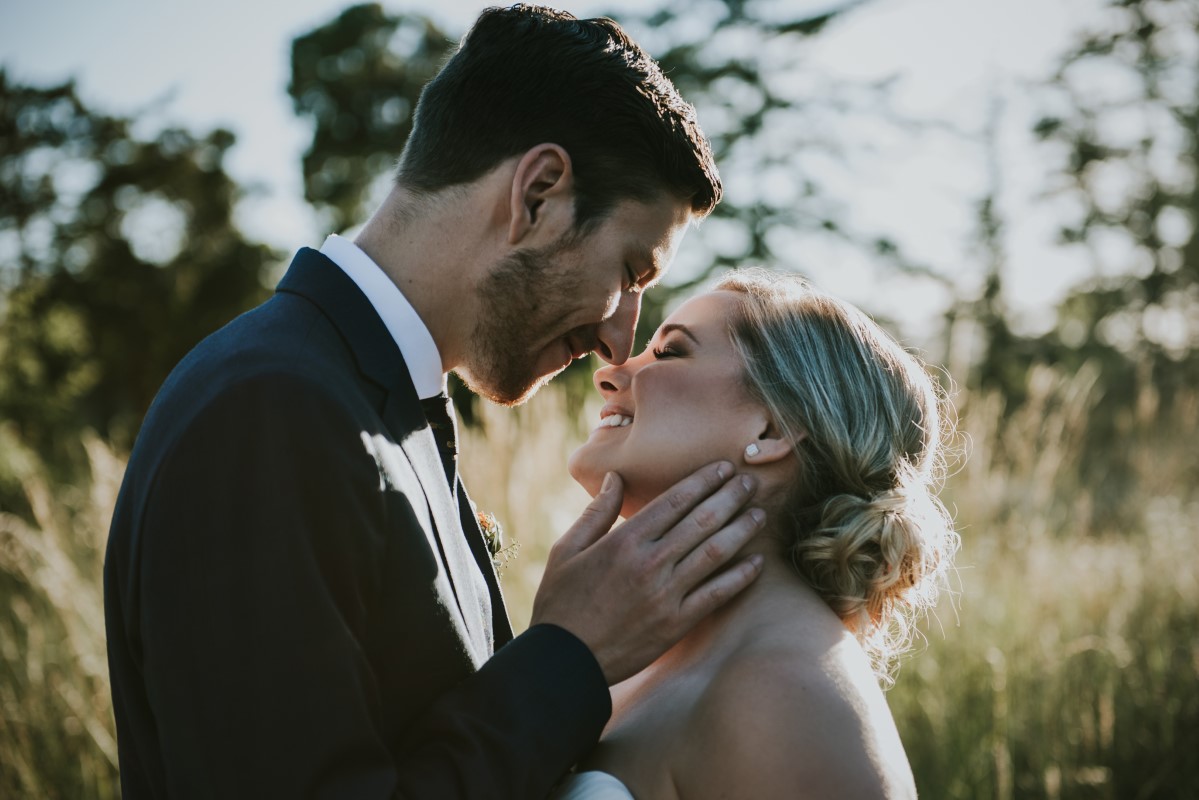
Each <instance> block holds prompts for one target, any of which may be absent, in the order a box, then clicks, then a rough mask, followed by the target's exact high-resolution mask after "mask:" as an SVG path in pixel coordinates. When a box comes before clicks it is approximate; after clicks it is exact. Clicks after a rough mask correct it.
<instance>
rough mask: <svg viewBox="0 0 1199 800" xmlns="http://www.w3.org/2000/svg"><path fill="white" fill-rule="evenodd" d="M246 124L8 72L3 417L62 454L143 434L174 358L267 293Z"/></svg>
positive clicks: (0, 270) (3, 88)
mask: <svg viewBox="0 0 1199 800" xmlns="http://www.w3.org/2000/svg"><path fill="white" fill-rule="evenodd" d="M233 142H234V137H233V135H232V134H231V133H229V132H228V131H224V130H216V131H213V132H211V133H209V134H207V135H205V136H199V137H197V136H195V135H193V134H190V133H188V132H186V131H183V130H179V129H174V128H170V129H166V130H163V131H161V132H159V133H158V134H157V135H155V136H153V137H151V138H143V137H141V136H138V135H137V134H136V133H135V131H134V126H133V121H132V120H128V119H122V118H116V117H110V116H107V115H104V114H101V113H98V112H95V111H92V110H89V109H88V108H86V107H85V106H84V104H83V103H82V102H81V101H80V99H79V97H78V96H77V94H76V92H75V89H74V86H73V85H72V84H70V83H67V84H64V85H61V86H56V87H50V88H34V87H29V86H22V85H19V84H16V83H13V82H12V81H10V80H9V79H8V78H7V76H6V75H5V74H4V73H3V72H0V248H3V249H4V250H5V251H6V252H7V253H8V254H9V255H10V256H11V259H9V258H6V259H5V260H4V262H3V266H0V288H2V289H3V292H4V294H3V305H2V306H0V417H3V418H6V419H11V420H15V421H16V422H17V423H18V424H19V426H20V429H21V433H22V436H23V438H24V439H25V441H27V442H28V443H30V444H31V445H32V446H33V447H34V448H35V449H37V450H38V451H39V452H41V453H43V454H46V455H50V456H51V457H52V458H51V460H52V461H55V462H61V461H64V460H65V461H70V460H71V457H72V454H73V455H74V457H76V458H78V457H79V456H80V455H81V451H79V449H78V446H77V439H78V435H79V432H80V431H82V430H84V429H88V428H90V429H93V430H96V431H99V432H100V433H101V434H102V435H104V436H105V437H107V438H109V439H110V440H112V441H113V442H115V443H117V444H118V445H119V446H121V447H126V446H128V445H129V444H130V443H131V441H132V438H133V435H134V434H135V433H136V431H137V428H138V425H139V424H140V421H141V418H142V416H143V414H144V413H145V410H146V409H147V407H148V406H149V404H150V401H151V400H152V399H153V397H154V394H155V392H157V390H158V387H159V386H160V385H161V383H162V381H163V379H164V378H165V377H166V375H167V373H168V372H169V371H170V369H171V368H172V367H173V366H174V365H175V363H176V362H177V361H178V360H179V359H180V358H181V357H182V356H183V355H184V354H185V353H186V352H187V351H188V350H189V349H190V348H191V347H193V346H194V345H195V344H196V343H197V342H198V341H199V340H200V339H201V338H202V337H204V336H205V335H207V334H208V333H211V332H212V331H213V330H215V329H216V328H218V327H220V326H221V325H222V324H224V323H225V322H227V321H228V320H229V319H231V318H232V317H233V316H235V315H236V314H237V313H239V312H241V311H243V310H245V309H246V308H248V307H250V306H252V305H254V304H255V303H256V302H258V301H259V300H261V299H262V298H263V297H264V296H265V290H264V287H263V285H262V278H263V276H264V271H265V268H266V267H267V265H269V264H270V263H271V262H272V261H274V260H275V259H276V255H275V254H274V253H272V252H271V251H270V250H269V249H268V248H267V247H265V246H263V245H260V244H255V243H253V242H249V241H247V240H246V239H245V238H244V237H243V236H242V234H241V232H240V231H239V230H238V229H237V227H236V226H235V225H234V223H233V211H234V206H235V204H236V202H237V200H238V199H239V198H240V197H241V195H242V191H241V189H240V188H239V187H238V186H237V185H236V184H235V183H234V182H233V181H232V179H230V177H229V176H228V175H227V174H226V173H225V172H224V169H223V166H222V161H223V159H224V156H225V152H226V151H227V150H228V149H229V147H230V146H231V145H232V144H233Z"/></svg>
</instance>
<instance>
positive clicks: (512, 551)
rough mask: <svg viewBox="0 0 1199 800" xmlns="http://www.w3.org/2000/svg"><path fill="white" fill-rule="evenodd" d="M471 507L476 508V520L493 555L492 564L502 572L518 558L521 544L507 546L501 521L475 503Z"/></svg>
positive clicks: (488, 549)
mask: <svg viewBox="0 0 1199 800" xmlns="http://www.w3.org/2000/svg"><path fill="white" fill-rule="evenodd" d="M471 506H472V507H473V508H474V512H475V519H477V520H478V522H479V530H481V531H483V541H484V542H486V543H487V552H489V553H491V563H492V565H493V566H494V567H495V571H496V572H502V571H503V570H504V568H505V567H507V566H508V562H509V561H511V560H512V559H514V558H516V554H517V553H518V552H520V543H519V542H512V543H511V544H509V545H505V544H504V527H503V526H502V525H500V521H499V520H497V519H496V518H495V515H494V514H488V513H487V512H486V511H480V510H479V508H478V506H475V505H474V503H473V502H472V503H471Z"/></svg>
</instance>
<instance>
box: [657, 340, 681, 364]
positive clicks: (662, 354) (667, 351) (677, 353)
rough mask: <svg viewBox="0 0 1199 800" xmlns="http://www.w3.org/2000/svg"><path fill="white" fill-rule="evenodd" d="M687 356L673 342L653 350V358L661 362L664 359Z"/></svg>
mask: <svg viewBox="0 0 1199 800" xmlns="http://www.w3.org/2000/svg"><path fill="white" fill-rule="evenodd" d="M685 355H687V354H686V353H685V352H683V349H682V348H681V347H679V346H678V344H676V343H674V342H667V343H666V344H664V345H662V346H661V347H655V348H654V358H655V359H657V360H659V361H661V360H662V359H664V358H680V357H682V356H685Z"/></svg>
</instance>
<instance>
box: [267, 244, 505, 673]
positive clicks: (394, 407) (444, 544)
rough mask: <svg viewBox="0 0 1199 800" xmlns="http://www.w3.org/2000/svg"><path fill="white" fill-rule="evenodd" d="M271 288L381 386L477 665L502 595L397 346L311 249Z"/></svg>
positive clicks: (388, 420) (354, 291)
mask: <svg viewBox="0 0 1199 800" xmlns="http://www.w3.org/2000/svg"><path fill="white" fill-rule="evenodd" d="M278 291H280V292H289V293H292V294H298V295H301V296H303V297H305V298H307V299H308V300H309V301H311V302H312V303H314V304H315V305H316V306H317V307H318V308H320V309H321V310H322V311H323V312H324V313H325V315H326V316H327V317H328V318H329V319H330V321H331V322H332V323H333V324H334V326H336V327H337V329H338V331H339V332H340V333H341V335H342V337H343V338H344V339H345V341H346V343H347V344H348V346H349V348H350V351H351V352H352V353H353V355H354V359H355V361H356V362H357V366H358V369H359V371H360V372H361V373H362V374H363V375H364V376H365V377H367V378H368V379H369V380H371V381H372V382H373V383H375V384H376V385H378V386H379V387H381V388H382V389H383V390H384V391H385V392H386V400H385V402H384V404H383V407H382V408H381V409H379V412H380V414H381V416H382V418H383V422H384V424H385V425H386V426H387V429H388V430H389V431H390V432H391V435H392V436H393V437H394V438H395V440H396V441H397V442H398V443H399V445H400V447H401V449H402V450H403V452H404V454H405V456H406V457H407V459H408V461H409V463H410V464H411V465H412V469H413V472H415V474H416V476H417V480H418V481H419V482H420V485H421V488H422V489H423V490H424V494H425V501H426V502H427V504H428V507H429V513H430V515H431V517H432V519H433V523H434V526H435V528H436V531H434V533H435V536H436V544H437V550H438V553H437V555H438V556H439V558H440V560H441V562H442V564H443V565H444V567H445V570H446V573H447V575H448V576H449V579H450V581H449V582H450V586H451V588H452V590H453V593H454V600H455V602H456V604H457V606H458V610H459V613H460V616H461V621H462V623H463V625H464V627H465V629H466V631H467V633H468V636H467V641H468V642H469V643H470V646H471V648H472V650H473V651H474V653H473V655H474V656H475V661H476V664H482V663H483V662H484V661H486V660H487V658H488V657H489V656H490V654H491V651H492V647H493V626H494V621H493V620H494V619H495V617H497V616H498V617H503V619H504V621H505V626H504V630H508V631H510V629H509V628H508V626H507V616H506V614H505V613H504V611H503V598H502V596H501V595H500V594H499V591H498V583H495V582H494V573H493V571H492V570H491V566H490V563H488V564H487V567H488V569H486V570H483V569H482V568H481V565H480V564H479V563H478V556H477V553H476V552H475V551H477V549H478V548H479V547H482V548H483V550H484V551H486V545H485V543H484V542H483V537H482V533H481V532H480V531H479V529H478V526H477V524H472V525H470V526H464V524H463V520H462V519H461V518H460V516H459V514H458V513H457V512H458V510H459V509H458V503H457V502H456V499H455V498H454V497H453V495H452V494H451V490H450V486H449V484H448V483H447V481H446V477H445V470H444V468H443V467H442V464H441V457H440V455H439V454H438V451H437V443H436V442H435V441H434V439H433V433H432V431H431V430H430V429H429V425H428V421H427V420H426V419H425V415H424V411H423V410H422V409H421V406H420V398H419V397H417V394H416V389H415V387H414V386H413V384H412V378H411V377H410V375H409V373H408V367H407V365H406V364H405V363H404V359H403V356H402V355H401V354H400V350H399V347H398V346H397V345H396V343H395V340H394V339H392V337H391V334H390V333H389V332H388V331H387V328H386V326H384V324H383V321H382V320H381V319H380V318H379V315H378V314H377V313H376V312H375V310H374V308H373V307H372V306H371V304H370V301H369V300H367V298H366V296H365V295H364V294H362V291H361V290H360V289H359V288H358V287H357V286H356V285H355V284H354V282H353V281H352V280H351V279H350V278H349V276H347V275H346V274H345V273H344V272H343V271H342V270H341V268H340V267H338V266H337V265H336V264H334V263H333V262H332V261H330V260H329V259H328V258H326V257H325V256H324V255H322V254H321V253H319V252H317V251H315V250H311V249H308V248H303V249H301V250H300V251H299V252H298V253H297V254H296V257H295V259H294V260H293V261H292V264H291V267H290V268H289V269H288V271H287V274H286V275H285V276H284V277H283V280H282V281H281V282H280V283H279V287H278ZM476 539H477V540H478V542H477V545H476V541H475V540H476ZM480 573H482V574H481V575H480ZM489 573H491V577H490V578H488V577H487V576H488V575H489ZM495 630H499V628H495ZM508 636H509V638H510V636H511V634H510V633H509V634H508Z"/></svg>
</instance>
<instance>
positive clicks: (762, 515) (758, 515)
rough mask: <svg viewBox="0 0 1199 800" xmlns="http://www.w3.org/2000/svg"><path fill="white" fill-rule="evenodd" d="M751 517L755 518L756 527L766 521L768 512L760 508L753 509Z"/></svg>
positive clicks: (750, 513)
mask: <svg viewBox="0 0 1199 800" xmlns="http://www.w3.org/2000/svg"><path fill="white" fill-rule="evenodd" d="M749 515H750V516H751V517H753V518H754V524H755V525H761V524H762V523H763V522H765V521H766V512H765V511H763V510H762V509H760V508H754V509H751V510H750V512H749Z"/></svg>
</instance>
